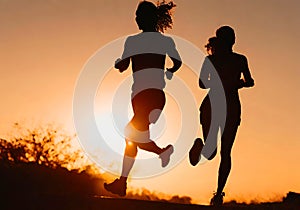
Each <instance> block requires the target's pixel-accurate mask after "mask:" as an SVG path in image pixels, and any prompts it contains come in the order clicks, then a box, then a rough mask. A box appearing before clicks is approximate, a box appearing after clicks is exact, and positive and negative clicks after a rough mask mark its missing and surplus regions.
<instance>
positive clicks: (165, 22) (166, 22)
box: [156, 1, 176, 32]
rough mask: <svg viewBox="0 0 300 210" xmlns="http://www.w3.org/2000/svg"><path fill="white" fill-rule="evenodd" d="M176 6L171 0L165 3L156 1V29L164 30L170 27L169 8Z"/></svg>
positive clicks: (171, 23)
mask: <svg viewBox="0 0 300 210" xmlns="http://www.w3.org/2000/svg"><path fill="white" fill-rule="evenodd" d="M174 7H176V4H174V2H173V1H170V2H169V3H166V2H165V1H162V2H157V16H158V21H157V26H156V27H157V30H158V31H161V32H164V30H166V29H168V28H172V25H173V19H172V13H171V10H172V9H173V8H174Z"/></svg>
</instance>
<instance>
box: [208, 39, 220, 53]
mask: <svg viewBox="0 0 300 210" xmlns="http://www.w3.org/2000/svg"><path fill="white" fill-rule="evenodd" d="M217 45H218V39H217V37H215V36H214V37H210V38H209V39H208V43H207V44H206V45H205V48H206V51H207V53H208V54H209V55H213V54H215V52H216V50H217V47H218V46H217Z"/></svg>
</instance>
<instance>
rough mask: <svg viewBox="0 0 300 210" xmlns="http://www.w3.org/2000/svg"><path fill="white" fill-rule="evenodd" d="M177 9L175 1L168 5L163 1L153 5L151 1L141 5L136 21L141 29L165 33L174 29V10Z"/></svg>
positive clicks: (143, 2) (137, 11)
mask: <svg viewBox="0 0 300 210" xmlns="http://www.w3.org/2000/svg"><path fill="white" fill-rule="evenodd" d="M174 7H176V5H175V4H174V2H173V1H170V2H168V3H166V2H165V0H163V1H162V2H159V1H158V2H157V4H156V5H155V4H153V3H152V2H149V1H142V2H140V3H139V5H138V8H137V10H136V21H137V23H138V25H139V27H140V29H143V30H144V29H149V28H153V29H155V30H156V31H160V32H162V33H163V32H164V31H165V30H166V29H168V28H172V25H173V19H172V13H171V10H172V8H174Z"/></svg>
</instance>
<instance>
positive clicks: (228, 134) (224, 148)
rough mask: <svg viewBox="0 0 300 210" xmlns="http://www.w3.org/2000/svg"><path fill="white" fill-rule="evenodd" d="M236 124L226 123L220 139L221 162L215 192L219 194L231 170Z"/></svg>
mask: <svg viewBox="0 0 300 210" xmlns="http://www.w3.org/2000/svg"><path fill="white" fill-rule="evenodd" d="M237 129H238V126H236V125H228V126H226V127H225V129H224V132H223V135H222V139H221V163H220V167H219V176H218V189H217V193H218V194H221V193H222V192H223V189H224V187H225V184H226V181H227V178H228V176H229V173H230V170H231V149H232V146H233V142H234V139H235V136H236V132H237Z"/></svg>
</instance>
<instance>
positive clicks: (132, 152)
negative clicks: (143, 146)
mask: <svg viewBox="0 0 300 210" xmlns="http://www.w3.org/2000/svg"><path fill="white" fill-rule="evenodd" d="M136 155H137V145H136V144H135V143H133V142H130V141H128V140H126V148H125V153H124V158H123V166H122V174H121V177H120V179H121V180H122V181H125V182H126V181H127V177H128V175H129V173H130V171H131V169H132V167H133V164H134V161H135V157H136Z"/></svg>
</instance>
